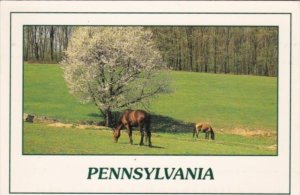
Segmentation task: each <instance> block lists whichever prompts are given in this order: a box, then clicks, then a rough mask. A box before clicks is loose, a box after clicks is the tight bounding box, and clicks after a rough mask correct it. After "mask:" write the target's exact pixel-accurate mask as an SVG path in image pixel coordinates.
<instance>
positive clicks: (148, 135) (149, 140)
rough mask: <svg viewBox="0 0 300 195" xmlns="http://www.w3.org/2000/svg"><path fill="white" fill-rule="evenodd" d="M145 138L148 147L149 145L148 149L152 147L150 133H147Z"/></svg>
mask: <svg viewBox="0 0 300 195" xmlns="http://www.w3.org/2000/svg"><path fill="white" fill-rule="evenodd" d="M147 138H148V145H149V147H151V146H152V142H151V131H147Z"/></svg>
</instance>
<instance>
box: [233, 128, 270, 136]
mask: <svg viewBox="0 0 300 195" xmlns="http://www.w3.org/2000/svg"><path fill="white" fill-rule="evenodd" d="M229 133H231V134H235V135H242V136H245V137H252V136H264V137H274V136H275V132H273V131H267V130H260V129H254V130H249V129H241V128H235V129H233V130H231V131H230V132H229Z"/></svg>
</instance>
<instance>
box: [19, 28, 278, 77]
mask: <svg viewBox="0 0 300 195" xmlns="http://www.w3.org/2000/svg"><path fill="white" fill-rule="evenodd" d="M75 28H76V27H75V26H25V27H24V34H23V36H24V52H23V53H24V60H25V61H29V62H39V63H58V62H60V61H61V60H62V58H63V56H64V51H65V50H66V49H67V47H68V43H69V40H70V38H71V36H72V32H74V30H75ZM145 28H146V29H148V30H150V31H151V32H152V39H153V41H154V42H155V43H156V46H157V47H158V49H159V51H160V53H161V55H162V58H163V61H164V62H165V63H166V64H167V66H168V67H169V68H170V69H173V70H179V71H194V72H210V73H225V74H246V75H261V76H277V74H278V27H227V26H226V27H225V26H224V27H221V26H215V27H210V26H167V27H166V26H164V27H162V26H155V27H145Z"/></svg>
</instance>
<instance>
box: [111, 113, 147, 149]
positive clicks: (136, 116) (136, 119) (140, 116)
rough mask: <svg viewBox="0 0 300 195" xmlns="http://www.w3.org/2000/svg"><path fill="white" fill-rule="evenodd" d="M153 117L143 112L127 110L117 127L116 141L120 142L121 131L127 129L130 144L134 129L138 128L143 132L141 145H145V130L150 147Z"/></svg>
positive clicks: (115, 132) (115, 131)
mask: <svg viewBox="0 0 300 195" xmlns="http://www.w3.org/2000/svg"><path fill="white" fill-rule="evenodd" d="M150 123H151V117H150V115H149V114H148V113H147V112H145V111H143V110H125V112H124V113H123V114H122V115H121V117H120V118H119V121H118V124H117V127H116V128H115V130H114V140H115V142H118V139H119V137H120V135H121V129H122V128H123V127H125V128H126V129H127V131H128V135H129V140H130V144H132V143H133V141H132V127H138V128H139V130H140V132H141V140H140V145H144V142H143V139H144V129H145V131H146V136H145V138H146V141H147V140H148V144H149V147H151V146H152V144H151V130H150Z"/></svg>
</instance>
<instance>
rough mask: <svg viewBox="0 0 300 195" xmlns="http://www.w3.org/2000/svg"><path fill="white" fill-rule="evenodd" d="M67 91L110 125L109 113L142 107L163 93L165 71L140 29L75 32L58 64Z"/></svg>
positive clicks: (149, 35)
mask: <svg viewBox="0 0 300 195" xmlns="http://www.w3.org/2000/svg"><path fill="white" fill-rule="evenodd" d="M61 65H62V68H63V70H64V78H65V80H66V82H67V85H68V87H69V90H70V92H71V93H72V94H74V95H76V96H77V97H78V98H79V99H80V100H81V101H82V102H93V103H94V104H95V105H96V106H97V107H98V109H99V111H100V112H101V113H102V115H103V116H104V118H105V123H106V126H110V125H111V122H112V111H113V110H117V109H120V108H124V107H128V106H130V105H132V104H136V103H139V102H143V101H147V100H148V99H149V98H151V97H153V96H154V95H156V94H158V93H161V92H164V91H165V90H166V89H167V79H165V77H163V76H162V75H161V74H160V72H161V70H167V68H166V66H165V65H164V63H163V62H162V60H161V56H160V53H159V51H158V49H157V48H156V46H155V43H154V41H153V40H152V33H151V32H150V31H148V30H146V29H144V28H143V27H79V28H77V29H76V30H75V31H74V33H73V35H72V37H71V40H70V42H69V45H68V48H67V50H66V51H65V57H64V60H63V61H62V62H61Z"/></svg>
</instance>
